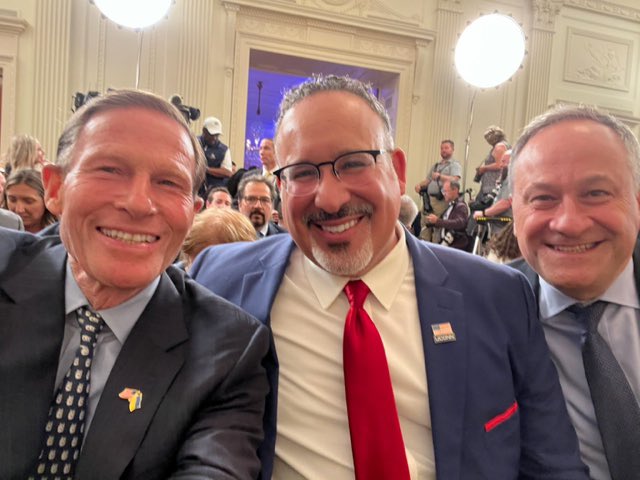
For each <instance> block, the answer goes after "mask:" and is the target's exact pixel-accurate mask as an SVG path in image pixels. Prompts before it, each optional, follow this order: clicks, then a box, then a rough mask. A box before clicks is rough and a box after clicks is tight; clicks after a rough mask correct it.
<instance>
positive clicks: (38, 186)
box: [5, 169, 56, 233]
mask: <svg viewBox="0 0 640 480" xmlns="http://www.w3.org/2000/svg"><path fill="white" fill-rule="evenodd" d="M5 195H6V199H7V208H8V209H9V210H11V211H12V212H14V213H15V214H17V215H19V216H20V218H22V222H23V224H24V229H25V230H26V231H27V232H31V233H38V232H39V231H40V230H42V229H44V228H45V227H48V226H49V225H51V224H53V223H55V222H56V217H55V215H53V214H52V213H51V212H50V211H49V209H47V207H46V205H45V192H44V186H43V185H42V175H41V173H40V172H38V171H36V170H31V169H18V170H16V171H14V172H13V173H12V174H11V175H10V176H9V178H8V179H7V185H6V186H5Z"/></svg>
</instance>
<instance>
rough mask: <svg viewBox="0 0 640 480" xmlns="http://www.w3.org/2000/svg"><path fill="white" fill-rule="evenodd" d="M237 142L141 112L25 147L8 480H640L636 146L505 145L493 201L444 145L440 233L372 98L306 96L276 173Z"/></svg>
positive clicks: (495, 155) (327, 91) (3, 344)
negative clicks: (241, 159) (470, 184)
mask: <svg viewBox="0 0 640 480" xmlns="http://www.w3.org/2000/svg"><path fill="white" fill-rule="evenodd" d="M222 134H223V130H222V124H221V122H220V121H219V120H218V119H217V118H215V117H209V118H207V119H205V121H204V125H203V130H202V135H201V136H196V135H194V134H193V133H192V132H191V130H190V129H189V125H188V124H187V123H186V121H185V119H184V117H183V116H182V114H181V113H180V112H179V111H178V110H176V109H175V108H174V107H173V106H172V105H171V104H170V103H168V102H166V101H165V100H163V99H162V98H160V97H158V96H156V95H153V94H150V93H145V92H141V91H129V90H120V91H113V92H110V93H108V94H106V95H104V96H102V97H98V98H96V99H94V100H92V101H91V102H88V103H87V104H86V105H85V106H83V107H82V108H80V109H78V110H77V111H76V112H75V113H74V114H73V116H72V117H71V118H70V119H69V121H68V122H67V124H66V125H65V127H64V130H63V133H62V135H61V137H60V140H59V144H58V148H57V155H56V158H55V159H47V158H46V156H45V154H44V152H43V151H42V149H41V148H40V147H39V144H38V142H37V140H35V139H33V138H32V137H28V136H20V137H16V138H15V139H14V141H13V142H12V146H11V148H10V149H9V152H8V153H7V163H6V165H5V173H7V174H8V175H7V178H6V184H5V183H4V182H0V188H2V189H3V195H2V196H3V199H4V200H5V201H6V203H5V207H6V208H2V209H0V212H2V213H3V215H1V216H0V222H2V223H1V224H0V225H2V226H3V227H4V226H7V227H9V228H0V319H1V321H0V352H1V353H0V356H1V358H2V361H1V362H0V378H2V382H0V424H1V425H2V427H3V428H2V429H0V452H2V453H1V454H0V457H1V459H2V461H0V478H34V479H44V478H63V479H72V478H104V479H117V478H124V479H134V478H150V479H152V478H153V479H155V478H157V479H161V478H169V477H172V478H173V477H176V478H178V477H182V478H220V479H222V478H234V479H256V478H260V479H269V478H274V479H301V478H304V479H326V478H331V479H337V480H340V479H351V478H356V479H358V480H369V479H393V480H395V479H400V480H409V479H412V480H426V479H435V478H438V479H450V478H461V479H476V478H478V479H480V478H491V479H512V478H513V479H515V478H521V479H547V480H551V479H557V480H572V479H589V478H591V479H595V480H609V479H613V480H634V479H638V478H640V457H639V456H638V455H637V452H638V451H640V404H639V401H638V399H639V398H640V368H638V365H640V296H639V293H638V292H639V288H640V286H639V284H640V273H638V272H639V271H640V270H639V269H640V247H638V246H637V239H638V232H639V230H640V146H639V144H638V141H637V139H636V137H635V136H634V134H633V133H632V132H631V131H630V130H629V129H628V127H626V126H625V125H623V124H622V123H620V122H619V121H618V120H617V119H615V118H614V117H612V116H610V115H608V114H604V113H601V112H599V111H597V110H596V109H594V108H588V107H559V108H555V109H552V110H550V111H549V112H547V113H545V114H543V115H541V116H539V117H537V118H535V119H533V120H532V121H531V123H530V124H529V125H528V126H527V127H526V128H525V129H524V132H523V134H522V135H521V136H520V137H519V138H518V139H517V141H516V142H515V144H514V145H513V147H511V145H509V144H508V142H507V141H506V138H505V135H504V132H503V130H502V129H501V128H499V127H496V126H492V127H490V128H488V129H487V131H486V133H485V139H486V141H487V143H488V144H489V146H490V151H489V153H488V155H487V158H486V159H485V160H484V162H482V164H481V165H480V166H479V167H478V169H477V174H476V181H477V182H478V183H479V192H478V193H477V195H476V196H475V197H474V198H472V199H471V198H469V199H466V198H465V192H461V175H462V171H461V167H460V164H459V162H457V161H456V160H455V158H454V153H455V144H454V142H453V141H452V140H450V139H445V140H443V141H442V144H441V146H440V159H439V160H438V161H437V162H435V163H434V164H430V165H429V168H428V171H427V174H426V178H425V179H424V180H421V181H420V182H417V183H416V184H415V191H416V193H419V194H420V196H421V198H422V205H421V206H420V207H419V206H418V205H417V204H416V203H415V202H414V201H413V199H412V198H411V197H409V196H407V195H406V188H407V176H406V165H407V159H406V156H405V153H404V152H403V150H402V149H401V148H400V147H398V146H397V145H395V143H394V137H393V132H392V128H391V122H390V119H389V116H388V113H387V111H386V110H385V108H384V106H383V105H382V104H381V103H380V102H379V100H378V99H377V98H376V97H375V96H374V95H373V94H372V93H371V91H370V89H369V88H368V86H367V85H366V84H363V83H362V82H360V81H358V80H354V79H350V78H348V77H340V76H333V75H319V76H314V77H313V78H310V79H308V80H306V81H305V82H304V83H302V84H301V85H299V86H297V87H294V88H293V89H291V90H290V91H288V92H286V93H285V95H284V98H283V100H282V103H281V105H280V109H279V113H278V118H277V121H276V125H275V136H274V138H273V139H263V140H262V142H261V143H260V158H261V160H262V163H263V168H262V170H260V169H255V170H253V171H244V172H234V171H233V170H234V169H233V163H232V162H231V156H230V155H231V154H230V151H229V148H228V147H227V146H226V145H224V144H222V142H221V141H220V136H221V135H222ZM14 143H15V146H14ZM567 145H571V148H567ZM18 152H21V153H18ZM558 152H562V155H558ZM603 159H606V161H603ZM238 173H240V174H238ZM413 183H414V182H412V184H413ZM5 212H6V216H5ZM492 219H499V221H495V222H492ZM5 222H6V223H5ZM481 227H482V228H481ZM470 229H472V231H470ZM483 229H484V231H485V232H486V231H488V232H489V234H488V239H487V240H485V239H483V238H481V236H482V232H481V230H483ZM18 230H24V231H18ZM425 240H426V241H425ZM479 242H480V243H483V242H484V243H485V245H484V246H483V248H484V250H482V252H481V253H483V254H486V255H494V256H495V259H496V262H490V261H487V259H485V258H482V255H470V254H469V253H468V252H469V251H476V253H477V247H478V243H479ZM465 251H466V252H465ZM514 258H516V259H517V260H516V261H515V262H511V263H509V265H508V266H505V265H498V264H497V263H500V262H509V261H510V260H512V259H514Z"/></svg>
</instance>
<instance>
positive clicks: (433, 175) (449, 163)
mask: <svg viewBox="0 0 640 480" xmlns="http://www.w3.org/2000/svg"><path fill="white" fill-rule="evenodd" d="M454 150H455V146H454V143H453V140H443V141H442V142H441V143H440V161H439V162H436V163H435V164H434V165H433V166H431V167H430V168H429V170H428V171H427V178H426V179H425V180H423V181H421V182H420V183H418V184H417V185H416V186H415V190H416V192H417V193H419V194H421V195H422V199H423V211H422V221H423V223H424V222H425V218H426V216H427V215H429V214H430V213H431V214H433V215H435V216H436V217H440V216H441V215H442V214H443V213H444V211H445V210H446V209H447V206H448V205H449V203H448V202H447V201H446V200H445V199H444V194H443V193H442V187H443V185H444V182H446V181H452V180H453V181H457V182H459V181H460V179H461V178H462V166H461V165H460V163H459V162H458V161H457V160H456V159H454V158H453V152H454ZM420 238H422V239H423V240H426V241H428V242H431V241H433V227H432V226H429V225H428V224H426V223H424V225H423V229H422V231H421V232H420Z"/></svg>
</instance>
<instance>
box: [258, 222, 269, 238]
mask: <svg viewBox="0 0 640 480" xmlns="http://www.w3.org/2000/svg"><path fill="white" fill-rule="evenodd" d="M258 232H260V233H261V234H262V236H263V237H266V236H267V233H268V232H269V222H264V225H263V226H262V228H261V229H260V230H258ZM258 237H259V238H262V237H260V235H258Z"/></svg>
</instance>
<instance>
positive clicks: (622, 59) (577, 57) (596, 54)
mask: <svg viewBox="0 0 640 480" xmlns="http://www.w3.org/2000/svg"><path fill="white" fill-rule="evenodd" d="M632 47H633V42H632V41H631V40H629V39H625V38H619V37H612V36H608V35H602V34H597V33H594V32H589V31H586V30H579V29H575V28H568V29H567V44H566V48H565V65H564V80H565V81H567V82H573V83H581V84H586V85H593V86H597V87H602V88H608V89H611V90H622V91H624V92H628V91H629V89H630V84H631V62H632V59H631V54H632V51H633V48H632Z"/></svg>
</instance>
